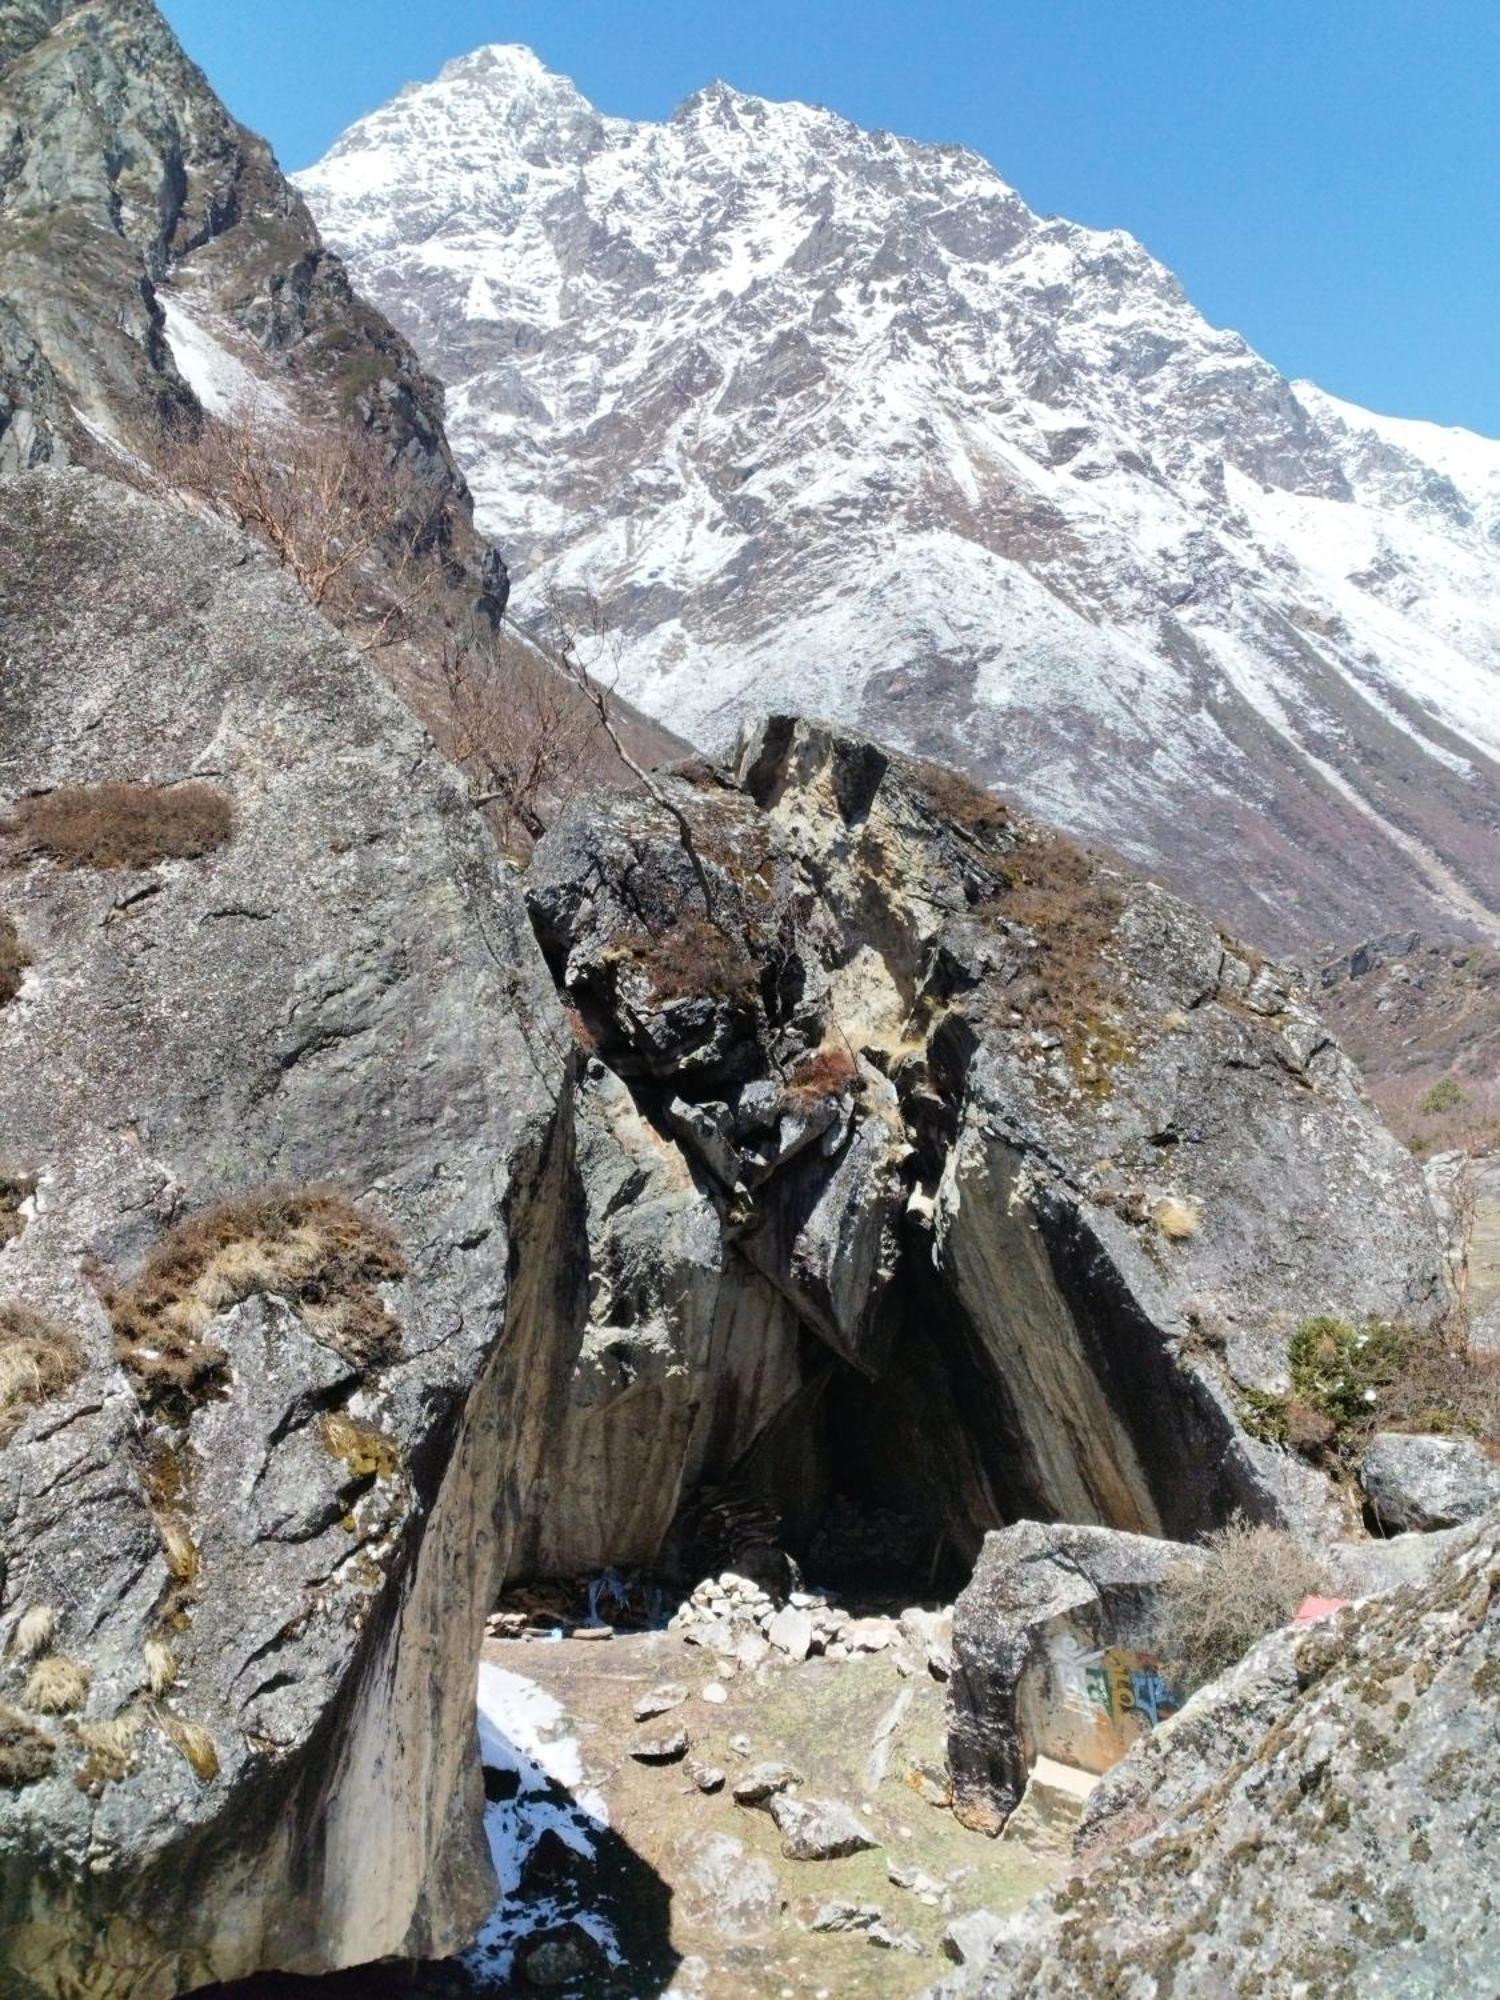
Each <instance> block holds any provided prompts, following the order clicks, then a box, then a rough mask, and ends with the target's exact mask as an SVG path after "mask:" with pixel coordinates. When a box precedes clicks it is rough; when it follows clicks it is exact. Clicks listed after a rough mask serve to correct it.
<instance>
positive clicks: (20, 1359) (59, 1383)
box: [0, 1300, 84, 1444]
mask: <svg viewBox="0 0 1500 2000" xmlns="http://www.w3.org/2000/svg"><path fill="white" fill-rule="evenodd" d="M83 1362H84V1355H83V1345H82V1342H81V1341H80V1340H79V1339H78V1337H77V1335H76V1334H74V1333H72V1332H70V1331H69V1329H68V1328H67V1327H65V1326H59V1325H58V1324H57V1323H56V1321H55V1320H50V1319H46V1318H44V1317H43V1315H42V1314H41V1313H37V1312H33V1311H32V1310H31V1308H30V1307H29V1306H23V1305H19V1304H17V1303H15V1302H13V1301H11V1300H5V1301H0V1444H4V1443H6V1442H7V1440H8V1439H9V1438H10V1437H11V1436H12V1435H13V1434H14V1432H15V1430H16V1428H17V1426H18V1425H19V1424H20V1422H21V1419H22V1418H23V1417H24V1416H25V1415H26V1412H27V1411H28V1410H33V1409H35V1408H36V1407H37V1406H38V1405H39V1404H41V1403H45V1402H49V1401H50V1400H51V1398H52V1397H54V1396H60V1395H62V1393H63V1391H64V1390H66V1389H70V1388H71V1387H72V1386H73V1384H74V1383H75V1382H76V1381H77V1380H78V1378H79V1376H80V1375H81V1374H82V1373H83Z"/></svg>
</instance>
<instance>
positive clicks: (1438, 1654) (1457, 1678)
mask: <svg viewBox="0 0 1500 2000" xmlns="http://www.w3.org/2000/svg"><path fill="white" fill-rule="evenodd" d="M1497 1575H1500V1522H1497V1518H1496V1517H1495V1516H1489V1517H1487V1519H1486V1522H1485V1524H1484V1525H1483V1528H1482V1529H1481V1530H1479V1531H1473V1530H1471V1531H1470V1535H1469V1538H1468V1542H1467V1546H1466V1547H1465V1549H1464V1550H1463V1551H1462V1552H1460V1553H1459V1554H1458V1555H1456V1556H1455V1557H1454V1558H1452V1559H1451V1560H1450V1561H1448V1562H1446V1563H1444V1564H1443V1565H1442V1567H1441V1569H1440V1570H1439V1571H1438V1572H1437V1573H1436V1574H1435V1575H1434V1576H1433V1578H1432V1579H1431V1580H1430V1581H1428V1582H1427V1583H1425V1584H1423V1585H1421V1586H1419V1587H1410V1588H1407V1589H1404V1590H1402V1591H1400V1592H1398V1593H1396V1594H1395V1595H1394V1596H1391V1597H1388V1598H1381V1599H1372V1600H1370V1601H1368V1602H1366V1603H1364V1604H1361V1605H1358V1606H1354V1607H1351V1608H1349V1609H1347V1610H1345V1611H1344V1612H1342V1613H1341V1614H1340V1615H1339V1617H1338V1619H1337V1620H1336V1621H1335V1622H1334V1623H1332V1624H1328V1623H1321V1624H1317V1625H1314V1626H1311V1627H1309V1628H1308V1629H1307V1630H1306V1631H1304V1632H1302V1633H1301V1634H1300V1635H1297V1636H1292V1635H1286V1634H1278V1635H1276V1636H1274V1637H1273V1638H1271V1639H1269V1640H1267V1641H1265V1642H1263V1644H1262V1645H1261V1646H1260V1647H1258V1648H1257V1649H1256V1650H1255V1651H1254V1652H1253V1653H1252V1654H1250V1655H1249V1656H1248V1657H1247V1658H1246V1659H1245V1660H1244V1661H1242V1662H1241V1663H1240V1665H1239V1666H1238V1667H1236V1668H1235V1669H1233V1670H1232V1671H1231V1673H1230V1674H1229V1675H1228V1676H1226V1677H1225V1679H1224V1680H1223V1681H1222V1682H1219V1683H1215V1684H1213V1685H1211V1686H1209V1687H1206V1688H1204V1689H1202V1690H1200V1692H1199V1693H1198V1694H1196V1695H1194V1696H1193V1697H1192V1698H1191V1700H1190V1701H1189V1702H1188V1703H1187V1705H1186V1706H1185V1707H1184V1708H1183V1709H1182V1711H1181V1713H1180V1714H1179V1715H1177V1716H1176V1717H1174V1718H1173V1719H1172V1720H1171V1721H1170V1722H1168V1723H1166V1724H1164V1725H1163V1726H1162V1728H1161V1729H1159V1730H1157V1731H1156V1732H1155V1733H1154V1734H1153V1735H1152V1736H1151V1737H1150V1738H1148V1739H1145V1740H1144V1741H1143V1742H1142V1743H1141V1744H1140V1745H1139V1746H1138V1747H1137V1748H1136V1750H1134V1751H1133V1752H1132V1753H1131V1756H1130V1757H1129V1758H1128V1759H1126V1761H1125V1762H1124V1763H1122V1764H1121V1765H1120V1766H1119V1767H1118V1768H1117V1770H1116V1771H1115V1773H1114V1774H1113V1776H1112V1777H1111V1778H1108V1779H1106V1780H1105V1781H1104V1784H1103V1785H1102V1786H1101V1787H1100V1791H1099V1793H1098V1794H1097V1795H1096V1798H1095V1800H1094V1801H1092V1802H1091V1805H1090V1809H1089V1812H1088V1815H1087V1817H1086V1820H1085V1824H1084V1827H1083V1828H1082V1830H1081V1833H1080V1842H1081V1846H1082V1849H1083V1857H1084V1864H1085V1865H1083V1866H1081V1867H1080V1868H1079V1869H1078V1870H1076V1871H1075V1872H1074V1873H1073V1874H1072V1875H1071V1876H1069V1878H1068V1879H1067V1880H1065V1881H1064V1882H1063V1883H1062V1884H1061V1885H1060V1886H1059V1887H1058V1888H1057V1889H1056V1890H1054V1891H1051V1892H1049V1893H1048V1894H1046V1895H1044V1896H1042V1897H1041V1898H1039V1899H1038V1900H1037V1901H1036V1902H1035V1903H1033V1904H1031V1905H1029V1906H1028V1908H1027V1909H1026V1910H1025V1911H1024V1912H1022V1914H1021V1915H1020V1916H1018V1917H1016V1918H1014V1919H1012V1920H1010V1922H1009V1923H1008V1924H1007V1925H1006V1926H1005V1927H1004V1929H1003V1930H1002V1932H1001V1933H1000V1934H999V1937H998V1940H997V1942H996V1944H995V1945H994V1947H993V1954H992V1956H991V1957H990V1959H989V1961H988V1964H987V1965H986V1966H985V1967H984V1968H983V1970H982V1971H979V1972H977V1973H976V1972H975V1971H973V1970H972V1969H971V1968H969V1967H965V1969H964V1971H963V1972H961V1973H958V1974H955V1975H953V1977H952V1978H951V1979H950V1980H948V1981H945V1982H943V1984H942V1985H941V1986H940V1987H939V1988H938V1989H937V1991H938V1992H940V1993H942V1994H944V1995H957V1994H960V1993H963V1994H974V1993H977V1994H980V1995H983V1996H984V2000H1022V1996H1025V2000H1039V1996H1042V1995H1057V1996H1059V2000H1060V1996H1063V1995H1073V1994H1077V1993H1105V1992H1108V1993H1113V1994H1118V1995H1120V1996H1121V2000H1150V1997H1151V1996H1154V1995H1157V1994H1160V1993H1162V1992H1165V1991H1168V1990H1171V1991H1174V1992H1182V1993H1189V1992H1191V1993H1212V1994H1222V1995H1225V1996H1230V1995H1234V1996H1240V1995H1243V1996H1246V2000H1248V1996H1251V1995H1257V1994H1267V1993H1320V1994H1321V1993H1328V1994H1334V1993H1358V1994H1359V1995H1361V1996H1362V2000H1363V1997H1364V1996H1370V1997H1371V2000H1436V1996H1440V1995H1449V1994H1456V1993H1473V1992H1488V1991H1489V1990H1490V1989H1491V1988H1492V1987H1493V1986H1494V1984H1495V1981H1496V1977H1497V1975H1500V1920H1497V1915H1496V1911H1495V1907H1494V1904H1493V1900H1492V1898H1491V1897H1490V1895H1489V1894H1488V1884H1489V1882H1490V1880H1491V1879H1492V1877H1493V1873H1494V1869H1495V1866H1496V1863H1497V1860H1500V1829H1497V1819H1496V1815H1495V1812H1494V1810H1493V1795H1494V1790H1495V1785H1496V1782H1497V1778H1500V1756H1497V1744H1500V1724H1497V1705H1500V1609H1497V1595H1496V1577H1497ZM1090 1861H1091V1862H1092V1865H1091V1866H1090V1865H1087V1864H1088V1863H1089V1862H1090Z"/></svg>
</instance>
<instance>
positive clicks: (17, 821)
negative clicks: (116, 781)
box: [3, 784, 234, 868]
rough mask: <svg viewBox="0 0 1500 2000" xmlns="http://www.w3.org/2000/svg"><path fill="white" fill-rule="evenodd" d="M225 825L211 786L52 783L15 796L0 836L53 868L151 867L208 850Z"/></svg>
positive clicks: (226, 813) (221, 800)
mask: <svg viewBox="0 0 1500 2000" xmlns="http://www.w3.org/2000/svg"><path fill="white" fill-rule="evenodd" d="M233 828H234V810H233V808H232V807H231V805H230V803H229V801H228V799H227V798H226V797H225V796H224V794H223V793H222V792H220V791H216V790H215V788H214V787H213V786H212V785H203V784H185V785H59V786H58V787H57V789H56V790H55V791H51V792H42V793H39V794H38V795H37V796H36V797H35V798H29V799H23V800H22V802H21V803H20V805H18V806H17V807H16V809H15V811H14V812H13V813H12V815H11V817H10V819H9V820H7V821H6V822H5V826H4V829H3V831H4V832H5V833H6V834H7V835H8V836H9V837H10V839H11V841H12V842H13V843H14V845H15V847H16V849H17V850H18V851H19V852H20V853H21V854H23V855H35V856H38V857H40V858H41V859H44V860H47V861H54V862H56V863H57V865H58V866H59V867H60V868H152V867H155V865H156V864H157V863H158V862H159V861H192V860H196V859H198V858H199V857H200V856H201V855H204V854H209V853H212V851H213V850H214V849H215V848H216V847H222V846H223V845H224V843H225V841H226V840H228V838H229V836H230V834H231V832H232V831H233Z"/></svg>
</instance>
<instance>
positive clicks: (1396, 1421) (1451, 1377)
mask: <svg viewBox="0 0 1500 2000" xmlns="http://www.w3.org/2000/svg"><path fill="white" fill-rule="evenodd" d="M1378 1407H1379V1422H1380V1428H1381V1429H1382V1430H1389V1431H1437V1432H1449V1431H1457V1432H1461V1433H1465V1434H1467V1435H1468V1436H1470V1437H1474V1438H1478V1439H1479V1441H1480V1443H1481V1444H1484V1445H1486V1446H1488V1447H1489V1448H1490V1449H1491V1451H1493V1452H1500V1354H1475V1353H1471V1352H1470V1351H1469V1350H1468V1349H1467V1348H1466V1347H1464V1346H1462V1345H1461V1344H1459V1343H1457V1342H1450V1341H1434V1340H1431V1339H1428V1340H1413V1341H1412V1342H1411V1343H1410V1345H1409V1346H1408V1348H1407V1351H1406V1354H1405V1357H1404V1359H1403V1361H1402V1365H1401V1368H1400V1370H1399V1372H1398V1373H1397V1375H1396V1376H1395V1379H1394V1380H1393V1381H1392V1382H1390V1383H1389V1384H1388V1385H1387V1386H1386V1388H1385V1389H1384V1390H1383V1391H1382V1392H1381V1394H1380V1400H1379V1406H1378Z"/></svg>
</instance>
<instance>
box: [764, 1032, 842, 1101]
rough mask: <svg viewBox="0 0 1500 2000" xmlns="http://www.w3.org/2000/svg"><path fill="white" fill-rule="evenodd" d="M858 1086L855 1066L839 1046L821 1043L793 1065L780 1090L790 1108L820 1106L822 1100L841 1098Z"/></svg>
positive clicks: (832, 1043) (840, 1045)
mask: <svg viewBox="0 0 1500 2000" xmlns="http://www.w3.org/2000/svg"><path fill="white" fill-rule="evenodd" d="M858 1084H859V1064H858V1063H857V1062H856V1061H855V1059H854V1057H853V1056H852V1055H851V1054H850V1052H849V1050H848V1049H846V1048H845V1047H844V1046H843V1045H842V1043H839V1042H825V1043H824V1044H823V1046H822V1047H821V1048H817V1049H812V1050H810V1051H809V1052H808V1054H806V1055H805V1056H803V1057H802V1058H801V1060H800V1061H799V1062H797V1063H796V1064H795V1065H794V1066H793V1068H792V1073H791V1075H790V1076H789V1077H788V1078H787V1080H786V1083H785V1085H784V1087H783V1089H782V1093H781V1094H782V1097H783V1098H784V1099H785V1100H786V1101H787V1102H788V1103H791V1104H796V1105H802V1106H807V1105H812V1104H821V1103H822V1101H823V1100H824V1098H827V1097H841V1096H842V1095H843V1094H844V1093H845V1092H846V1091H850V1090H854V1089H856V1088H857V1087H858Z"/></svg>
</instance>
